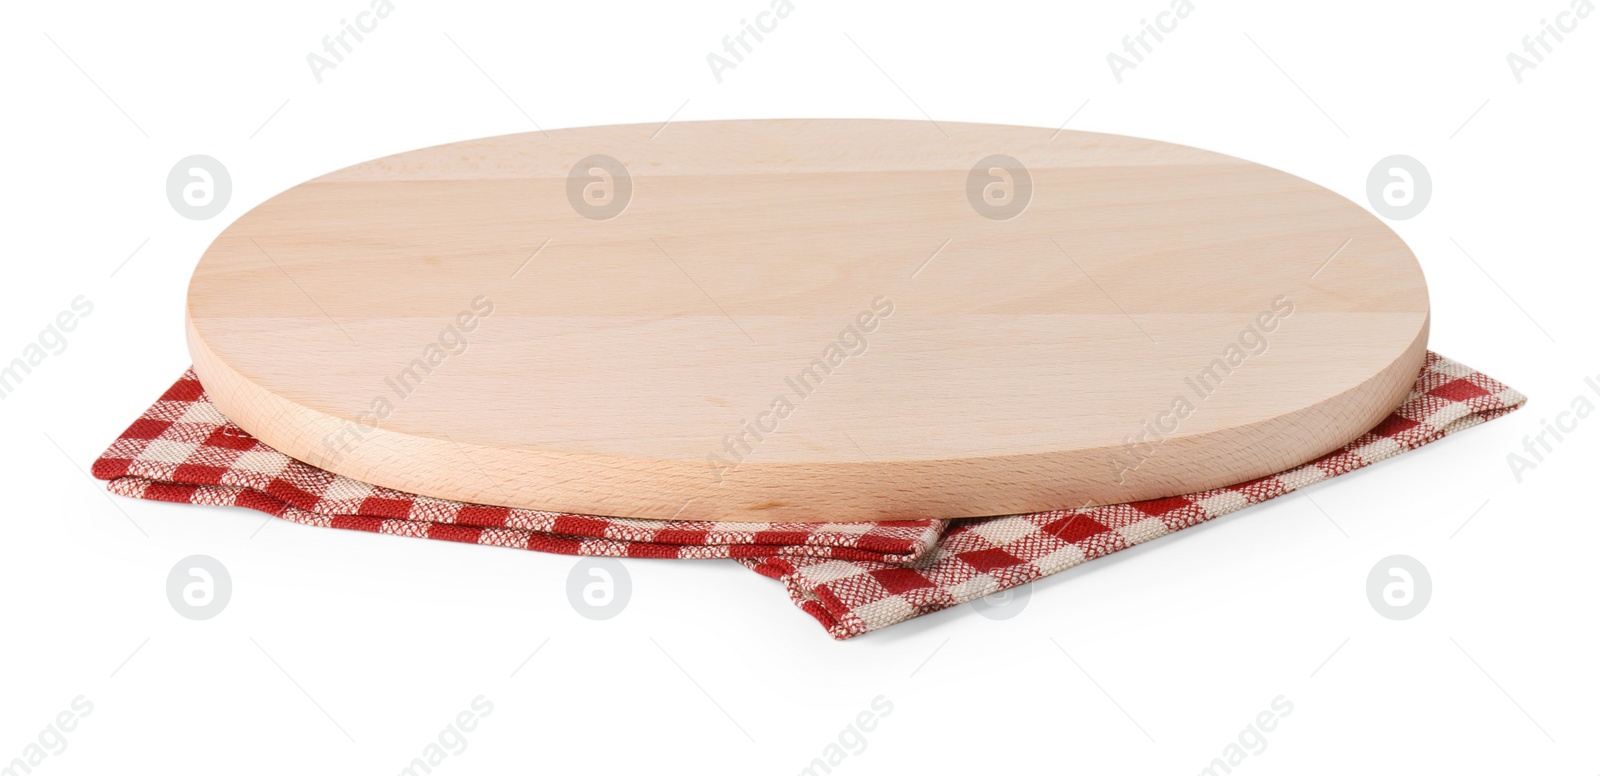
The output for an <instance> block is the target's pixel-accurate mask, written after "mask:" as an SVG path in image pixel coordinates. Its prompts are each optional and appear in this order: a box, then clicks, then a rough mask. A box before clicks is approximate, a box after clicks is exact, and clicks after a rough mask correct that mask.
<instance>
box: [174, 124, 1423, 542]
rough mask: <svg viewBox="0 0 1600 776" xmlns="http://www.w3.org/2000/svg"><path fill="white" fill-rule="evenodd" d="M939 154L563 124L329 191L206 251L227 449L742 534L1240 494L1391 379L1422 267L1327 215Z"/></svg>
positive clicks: (1384, 400) (367, 175) (692, 128)
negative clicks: (265, 448)
mask: <svg viewBox="0 0 1600 776" xmlns="http://www.w3.org/2000/svg"><path fill="white" fill-rule="evenodd" d="M940 126H941V127H942V128H943V130H944V133H947V134H948V137H947V136H946V134H942V133H941V132H940V131H939V129H938V128H935V127H934V126H933V125H931V124H929V123H926V122H902V121H873V120H786V121H737V122H704V123H673V124H670V125H668V126H666V127H664V128H662V127H659V126H656V125H652V126H642V125H641V126H612V127H594V128H580V129H567V130H557V131H551V132H549V133H547V134H540V133H530V134H524V135H509V136H504V137H495V138H487V139H482V140H474V141H468V142H463V143H455V144H451V145H445V146H439V147H435V148H428V149H422V150H419V151H413V152H410V153H405V154H400V155H397V156H392V157H387V158H383V159H378V160H375V161H371V162H367V163H364V164H359V165H356V166H354V167H350V168H347V169H344V170H340V171H338V172H335V173H332V174H330V175H326V176H323V177H321V178H317V179H315V180H312V181H309V182H307V183H304V184H302V185H300V186H296V187H295V188H293V189H290V190H289V191H286V192H284V193H282V194H280V195H278V196H276V197H274V198H272V199H270V200H268V201H267V202H265V203H263V204H261V205H260V206H258V207H256V208H255V209H253V210H251V211H250V212H249V213H247V214H246V215H244V216H243V217H241V218H240V219H239V220H238V221H237V222H235V223H234V224H233V225H231V226H230V227H229V228H228V229H227V230H226V231H225V232H224V233H223V234H222V235H221V236H219V237H218V238H217V240H216V241H215V242H214V243H213V244H212V245H211V247H210V248H209V249H208V250H207V251H206V254H205V256H204V257H203V258H202V259H201V261H200V264H199V266H198V267H197V268H196V270H195V274H194V279H193V281H192V284H191V286H190V292H189V300H188V336H189V344H190V349H191V352H192V354H193V356H194V359H195V366H196V369H197V371H198V372H199V375H200V378H201V380H202V382H203V383H204V384H205V386H206V388H207V391H208V392H209V393H210V395H211V397H212V399H213V401H215V402H216V404H217V405H218V406H219V407H220V408H221V409H222V411H223V412H224V413H226V414H227V415H228V416H229V417H230V418H232V419H233V420H234V421H235V422H237V423H238V424H239V425H240V426H241V427H243V428H244V429H246V430H248V431H249V432H251V433H252V434H254V435H256V436H257V437H259V438H261V439H262V440H263V441H265V442H266V443H267V444H269V445H272V446H273V447H275V448H277V449H279V450H282V451H283V452H285V453H287V454H289V455H291V456H293V457H295V458H299V459H301V460H305V461H307V462H310V463H313V464H315V465H318V466H321V467H323V468H326V469H330V470H332V471H335V472H338V473H340V474H344V475H347V476H350V477H352V478H355V479H359V480H363V481H367V482H372V483H376V484H380V485H385V486H388V487H392V488H396V489H400V490H406V491H411V492H416V493H423V494H426V495H430V496H436V497H440V498H449V499H457V500H461V501H468V502H475V503H488V504H500V505H508V506H519V507H525V508H535V509H546V510H557V511H566V512H575V513H587V514H603V515H616V516H626V517H643V518H663V519H664V518H671V517H673V516H677V517H678V518H681V519H705V520H742V521H771V520H801V521H846V520H882V519H895V518H913V517H927V516H933V517H972V516H982V515H993V514H1008V513H1016V512H1027V511H1038V510H1046V509H1054V508H1065V507H1076V506H1081V505H1083V504H1085V503H1088V502H1097V503H1113V502H1122V501H1130V500H1136V499H1145V498H1154V497H1160V496H1166V495H1173V494H1178V493H1184V492H1191V491H1195V490H1199V489H1203V488H1208V487H1215V486H1219V485H1224V484H1229V483H1233V482H1239V481H1243V480H1247V479H1250V478H1254V477H1258V476H1263V475H1266V474H1269V473H1272V472H1276V471H1280V470H1283V469H1286V468H1289V467H1292V466H1295V465H1298V464H1300V463H1303V462H1305V461H1307V460H1309V459H1311V458H1314V457H1316V456H1318V455H1320V454H1322V453H1324V452H1327V451H1329V450H1332V449H1334V448H1337V447H1339V446H1340V445H1342V444H1344V443H1345V442H1347V441H1349V440H1350V439H1352V438H1354V437H1355V436H1356V435H1358V434H1359V433H1361V432H1363V431H1365V430H1366V429H1368V428H1370V427H1371V426H1372V425H1373V424H1374V423H1376V422H1377V421H1378V420H1379V419H1381V418H1382V417H1383V416H1384V415H1385V414H1386V413H1387V412H1388V411H1389V410H1390V409H1392V408H1393V407H1394V406H1395V405H1397V404H1398V403H1399V402H1400V400H1401V399H1402V398H1403V396H1404V395H1405V393H1406V390H1407V389H1408V388H1409V386H1410V385H1411V383H1412V380H1413V378H1414V377H1415V376H1416V372H1417V370H1418V369H1419V368H1420V366H1421V363H1422V357H1423V354H1424V352H1425V348H1426V343H1427V331H1428V299H1427V289H1426V285H1425V283H1424V281H1423V277H1422V273H1421V270H1420V268H1419V267H1418V265H1417V262H1416V260H1415V258H1414V257H1413V256H1412V254H1411V252H1410V251H1409V250H1408V249H1407V248H1406V246H1405V244H1404V243H1403V242H1402V241H1401V240H1400V239H1399V238H1398V237H1397V236H1396V235H1395V234H1394V233H1393V232H1392V231H1391V230H1389V228H1388V227H1387V226H1385V225H1384V224H1383V223H1382V222H1381V221H1379V220H1378V219H1377V218H1375V217H1373V216H1372V215H1370V214H1368V213H1367V212H1366V211H1365V210H1363V209H1362V208H1360V207H1358V206H1357V205H1355V204H1354V203H1352V202H1350V201H1348V200H1346V199H1344V198H1342V197H1340V196H1339V195H1337V194H1334V193H1333V192H1330V191H1328V190H1326V189H1323V188H1321V187H1319V186H1316V185H1314V184H1312V183H1309V182H1307V181H1304V180H1301V179H1299V178H1296V177H1294V176H1292V175H1289V174H1286V173H1283V172H1279V171H1276V170H1272V169H1270V168H1266V167H1262V166H1260V165H1256V164H1252V163H1249V162H1244V161H1241V160H1238V159H1234V158H1231V157H1227V156H1222V155H1219V154H1214V153H1209V152H1205V151H1200V150H1196V149H1192V148H1186V147H1182V146H1176V145H1171V144H1167V143H1160V142H1155V141H1150V140H1141V139H1134V138H1126V137H1118V136H1111V135H1102V134H1093V133H1083V132H1070V131H1066V132H1060V133H1056V132H1054V130H1050V129H1039V128H1031V127H1009V126H992V125H979V124H941V125H940ZM596 154H603V155H607V156H609V157H612V158H615V159H616V160H618V161H619V162H620V163H621V164H622V165H624V166H625V168H626V172H627V177H628V183H629V184H631V194H630V196H629V197H628V198H627V205H626V208H625V209H623V210H622V212H621V213H620V215H616V216H615V217H612V218H609V219H606V220H595V219H591V218H588V217H585V216H584V215H582V214H580V212H579V210H580V206H575V205H574V204H573V203H572V202H571V201H570V200H569V196H568V187H569V181H568V176H569V173H570V172H571V171H572V170H573V167H574V165H575V164H576V163H577V162H578V160H580V159H584V158H586V157H591V156H592V155H596ZM997 154H1000V155H1006V156H1009V157H1011V158H1014V159H1015V160H1018V161H1019V162H1020V163H1021V164H1022V165H1023V166H1024V167H1025V168H1026V171H1027V176H1028V178H1029V179H1030V180H1031V188H1032V190H1031V195H1030V196H1029V197H1028V198H1027V204H1026V208H1025V209H1023V210H1022V211H1021V212H1020V214H1017V215H1015V216H1014V217H1011V218H1009V219H1003V220H1000V219H992V218H987V217H984V216H983V215H981V214H980V212H979V210H980V209H983V208H984V207H986V206H984V204H983V202H982V201H981V199H980V201H979V205H978V206H975V205H974V204H973V202H972V200H971V199H969V193H968V192H969V174H970V172H971V170H972V168H973V167H974V165H975V164H977V163H978V161H979V160H982V159H985V158H987V157H991V156H993V155H997ZM980 173H982V175H983V178H982V179H983V180H988V181H991V182H993V181H995V180H999V179H998V178H994V177H991V176H988V169H987V168H984V169H983V170H981V171H980ZM1017 180H1018V177H1017V176H1015V175H1013V176H1012V184H1013V185H1012V189H1011V190H1012V195H1013V196H1014V197H1015V196H1018V191H1019V190H1020V189H1019V187H1018V186H1016V185H1015V184H1016V183H1017ZM616 183H617V181H615V180H613V181H612V184H613V187H612V191H613V195H615V194H616V192H617V191H618V190H619V188H618V187H617V186H616V185H615V184H616ZM980 196H981V195H980ZM784 405H786V406H787V411H784ZM775 407H776V408H777V411H776V412H774V408H775ZM763 413H767V414H765V415H764V414H763ZM780 416H781V417H780Z"/></svg>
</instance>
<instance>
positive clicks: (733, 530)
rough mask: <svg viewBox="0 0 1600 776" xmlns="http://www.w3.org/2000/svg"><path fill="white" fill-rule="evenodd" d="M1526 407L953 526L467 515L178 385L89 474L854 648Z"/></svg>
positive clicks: (1448, 371)
mask: <svg viewBox="0 0 1600 776" xmlns="http://www.w3.org/2000/svg"><path fill="white" fill-rule="evenodd" d="M1525 401H1526V397H1524V396H1523V395H1522V394H1520V393H1518V392H1517V391H1515V390H1513V389H1511V388H1508V387H1507V386H1505V385H1504V384H1502V383H1500V382H1498V381H1496V380H1494V379H1492V378H1490V377H1488V376H1487V375H1484V374H1482V373H1479V372H1476V371H1474V370H1472V369H1471V368H1469V367H1466V366H1464V365H1462V364H1460V363H1457V362H1455V361H1451V360H1449V359H1447V358H1444V357H1442V356H1439V355H1438V354H1435V353H1431V352H1430V353H1429V354H1428V355H1427V359H1426V361H1425V364H1424V366H1423V369H1422V372H1421V373H1420V374H1419V375H1418V377H1417V381H1416V384H1415V385H1414V386H1413V388H1412V391H1411V393H1410V395H1409V396H1408V397H1407V398H1406V400H1405V401H1404V402H1403V403H1402V404H1401V406H1400V407H1398V408H1396V410H1395V411H1394V412H1393V413H1392V414H1390V415H1389V416H1388V417H1387V418H1385V419H1384V420H1383V421H1382V422H1380V423H1379V424H1378V425H1377V426H1376V427H1374V428H1373V429H1372V430H1371V431H1369V432H1368V433H1366V434H1363V435H1362V436H1361V437H1359V438H1357V439H1355V440H1353V441H1351V442H1350V443H1349V444H1347V445H1345V446H1344V447H1342V448H1340V449H1338V450H1336V451H1334V452H1332V453H1329V454H1327V455H1325V456H1322V457H1321V458H1318V459H1316V460H1314V461H1312V462H1310V463H1307V464H1304V465H1302V466H1298V467H1295V468H1293V469H1290V470H1288V471H1285V472H1281V473H1278V474H1275V475H1272V476H1269V477H1264V478H1261V479H1257V480H1252V481H1250V482H1244V483H1240V484H1237V485H1233V486H1229V487H1226V488H1218V489H1215V490H1208V491H1204V492H1201V493H1194V494H1189V495H1185V496H1173V497H1169V498H1162V499H1154V500H1150V501H1142V502H1135V503H1129V504H1116V505H1097V506H1088V507H1082V508H1077V509H1065V510H1056V511H1050V512H1040V513H1035V514H1029V515H1009V516H1003V517H982V518H970V519H962V520H954V521H943V520H933V519H927V520H905V521H894V522H856V523H730V522H704V521H662V520H636V519H627V518H613V517H599V516H593V515H574V514H566V513H559V512H543V511H535V510H524V509H510V508H506V507H496V506H486V505H477V504H465V503H461V502H455V501H446V500H442V499H435V498H429V497H426V496H420V495H416V494H411V493H404V492H400V491H396V490H391V489H388V488H383V487H379V486H375V485H371V484H368V483H364V482H359V481H357V480H352V479H350V478H348V477H343V476H340V475H336V474H333V473H332V472H328V471H325V470H323V469H319V468H317V467H314V466H311V465H309V464H306V463H303V462H300V461H296V460H294V459H292V458H289V457H288V456H286V455H284V454H283V453H280V452H278V451H277V450H274V449H272V448H270V447H268V446H266V445H265V444H263V443H261V442H260V441H259V440H257V439H255V438H254V437H252V436H251V435H250V434H248V433H247V432H245V431H244V430H243V429H240V428H239V427H238V426H235V425H234V424H233V423H231V422H229V421H228V419H227V418H225V417H223V415H222V413H221V412H219V411H218V410H217V408H216V406H215V405H213V404H212V403H211V402H210V401H209V400H208V399H207V398H206V394H205V390H204V388H203V387H202V386H201V385H200V383H199V380H198V379H197V378H196V377H195V375H194V372H193V370H190V371H188V372H186V373H185V374H184V375H183V376H182V377H181V378H179V380H178V381H177V382H176V383H174V384H173V386H172V387H171V388H169V389H168V390H167V391H166V392H165V393H164V394H163V395H162V396H161V398H160V399H158V400H157V401H156V402H155V404H153V405H151V407H150V408H149V409H148V410H146V411H145V412H144V414H143V415H141V416H140V417H139V419H138V420H136V421H134V423H133V424H132V425H131V426H129V427H128V429H127V430H126V431H124V432H123V433H122V435H121V436H119V437H118V438H117V440H116V441H115V442H113V443H112V444H111V446H110V448H109V449H107V450H106V452H105V453H104V454H102V455H101V456H100V458H99V459H98V460H97V461H96V462H95V464H94V468H93V474H94V476H95V477H98V478H100V479H103V480H107V481H109V484H108V486H107V487H108V488H109V489H110V490H111V492H113V493H117V494H119V495H123V496H128V497H131V498H142V499H150V500H156V501H170V502H177V503H188V504H209V505H217V506H239V507H247V508H250V509H255V510H258V511H261V512H265V513H267V514H271V515H274V516H277V517H279V518H282V519H285V520H289V521H291V522H295V523H299V524H302V525H312V526H319V527H329V528H345V529H352V530H361V531H370V532H375V533H384V534H392V535H398V536H411V537H418V538H428V539H443V540H447V541H456V542H468V543H475V544H484V545H491V546H497V547H514V548H519V549H527V550H537V551H542V552H554V553H562V554H568V555H600V556H612V557H638V558H679V559H704V558H731V559H735V560H738V561H739V562H740V563H742V564H744V565H745V566H746V567H748V568H750V569H751V570H753V571H755V572H757V573H759V574H762V575H764V576H767V577H771V578H774V579H777V580H779V581H780V582H782V583H783V585H784V587H785V589H786V590H787V591H788V593H789V596H790V598H791V599H792V600H793V602H794V603H795V605H796V606H798V607H799V608H800V609H801V610H802V611H805V612H806V613H807V614H810V615H811V616H812V617H814V618H816V619H817V620H818V621H819V622H820V623H821V624H822V625H823V627H824V628H825V629H827V631H828V633H829V635H831V636H833V637H834V638H837V639H845V638H850V637H852V636H857V635H860V634H862V633H867V632H870V631H873V630H877V629H880V628H884V627H888V626H889V625H893V624H895V623H899V622H904V621H906V620H909V619H912V618H914V617H917V616H920V615H923V614H927V613H929V612H934V611H938V610H940V609H945V608H948V607H951V606H956V605H959V604H962V603H966V602H969V601H973V600H976V599H978V598H982V597H984V596H986V595H990V594H993V593H996V592H999V591H1001V590H1005V589H1008V588H1012V587H1017V586H1019V585H1024V584H1027V583H1029V582H1031V581H1033V580H1035V579H1038V578H1040V577H1044V576H1048V575H1050V574H1054V573H1056V572H1059V571H1063V570H1065V569H1068V568H1072V567H1073V566H1076V565H1078V564H1081V563H1084V562H1086V561H1090V560H1094V559H1095V558H1099V557H1102V556H1104V555H1109V554H1111V553H1113V552H1116V551H1118V550H1121V549H1125V548H1127V547H1131V546H1133V545H1136V544H1141V543H1143V542H1146V541H1149V540H1151V539H1155V538H1158V537H1161V536H1165V535H1167V534H1170V533H1173V532H1175V531H1179V530H1182V529H1184V528H1188V527H1190V526H1194V525H1198V524H1200V523H1202V522H1205V521H1207V520H1211V519H1213V518H1216V517H1218V516H1221V515H1224V514H1228V513H1229V512H1234V511H1237V510H1240V509H1243V508H1245V507H1247V506H1251V505H1253V504H1258V503H1261V502H1263V501H1268V500H1270V499H1273V498H1277V497H1278V496H1282V495H1284V494H1287V493H1292V492H1294V491H1296V490H1299V489H1300V488H1304V487H1306V486H1308V485H1312V484H1315V483H1317V482H1321V481H1323V480H1326V479H1329V478H1332V477H1336V476H1339V475H1341V474H1345V473H1348V472H1351V471H1354V470H1356V469H1360V468H1363V467H1365V466H1369V465H1371V464H1373V463H1376V462H1378V461H1381V460H1384V459H1385V458H1390V457H1393V456H1395V455H1398V454H1400V453H1403V452H1407V451H1410V450H1414V449H1417V448H1419V447H1421V446H1423V445H1426V444H1428V443H1430V442H1433V441H1436V440H1438V439H1441V438H1443V437H1445V436H1447V435H1449V434H1453V433H1456V432H1458V431H1461V430H1463V429H1466V428H1470V427H1472V426H1474V425H1477V424H1479V423H1482V422H1484V421H1487V420H1491V419H1493V418H1496V417H1499V416H1501V415H1504V414H1506V413H1508V412H1511V411H1513V410H1515V409H1517V408H1518V407H1520V406H1522V404H1523V403H1524V402H1525Z"/></svg>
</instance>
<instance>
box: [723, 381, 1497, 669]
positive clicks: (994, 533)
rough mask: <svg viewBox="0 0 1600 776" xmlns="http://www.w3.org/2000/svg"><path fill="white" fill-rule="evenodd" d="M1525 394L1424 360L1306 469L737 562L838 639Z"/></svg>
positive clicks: (1437, 432) (1053, 566)
mask: <svg viewBox="0 0 1600 776" xmlns="http://www.w3.org/2000/svg"><path fill="white" fill-rule="evenodd" d="M1526 401H1527V397H1525V396H1523V395H1522V394H1521V393H1518V392H1517V391H1515V390H1513V389H1511V388H1508V387H1506V386H1505V385H1503V384H1501V383H1499V382H1497V381H1495V380H1493V379H1491V378H1489V377H1487V376H1485V375H1483V374H1481V373H1479V372H1475V371H1473V370H1472V369H1471V368H1469V367H1466V366H1463V365H1461V364H1459V363H1456V362H1454V361H1451V360H1450V359H1447V358H1444V357H1443V356H1440V355H1438V354H1436V353H1429V354H1428V356H1427V360H1426V361H1425V362H1424V365H1423V369H1422V373H1421V374H1419V375H1418V376H1417V382H1416V384H1415V385H1414V386H1413V387H1412V389H1411V394H1410V395H1409V396H1407V397H1406V400H1405V402H1404V403H1402V404H1401V405H1400V407H1399V408H1397V409H1396V410H1395V411H1394V412H1393V413H1392V414H1391V415H1389V416H1388V417H1387V418H1385V419H1384V420H1383V421H1382V422H1381V423H1379V424H1378V425H1377V426H1376V427H1374V428H1373V429H1372V430H1371V431H1369V432H1367V433H1366V434H1363V435H1361V436H1360V437H1358V438H1357V439H1355V440H1354V441H1352V442H1350V443H1349V444H1347V445H1345V446H1344V447H1342V448H1340V449H1338V450H1336V451H1334V452H1332V453H1329V454H1327V455H1324V456H1322V457H1321V458H1318V459H1316V460H1314V461H1312V462H1310V463H1308V464H1305V465H1303V466H1299V467H1296V468H1294V469H1290V470H1288V471H1286V472H1282V473H1280V474H1274V475H1272V476H1270V477H1263V478H1261V479H1259V480H1252V481H1250V482H1244V483H1240V484H1238V485H1233V486H1230V487H1226V488H1218V489H1216V490H1208V491H1204V492H1201V493H1191V494H1189V495H1187V496H1173V497H1171V498H1161V499H1155V500H1152V501H1140V502H1135V503H1131V504H1114V505H1110V506H1090V507H1084V508H1081V509H1067V510H1059V511H1054V512H1040V513H1037V514H1032V515H1012V516H1008V517H991V518H984V519H981V520H961V521H955V522H952V523H951V524H950V525H949V527H948V528H947V529H946V530H945V533H944V535H943V537H941V538H940V540H939V543H938V546H936V547H934V548H933V550H932V551H931V552H929V553H928V554H927V555H925V556H923V557H921V558H918V559H917V560H916V561H914V562H912V563H910V564H888V563H870V562H869V563H863V562H850V561H839V560H828V559H826V558H782V557H771V558H765V559H758V558H745V559H741V560H740V562H741V563H743V564H745V565H746V566H749V567H750V568H751V569H753V570H755V571H757V572H759V573H761V574H765V575H766V576H769V577H773V578H776V579H779V580H781V581H782V582H783V584H784V586H785V587H786V588H788V591H789V595H790V597H791V598H793V599H794V602H795V604H796V605H798V606H799V607H800V608H801V609H803V610H805V611H806V612H807V613H808V614H810V615H811V616H812V617H815V618H817V620H818V621H819V622H821V623H822V625H823V627H825V628H827V629H828V633H829V634H830V635H832V636H833V637H834V638H837V639H847V638H850V637H851V636H857V635H860V634H862V633H867V632H869V631H874V630H877V629H879V628H884V627H887V626H890V625H893V624H895V623H898V622H904V621H906V620H909V619H911V618H913V617H918V616H921V615H924V614H928V613H929V612H934V611H938V610H940V609H947V608H949V607H952V606H956V605H958V604H962V603H966V602H968V601H973V600H975V599H978V598H982V597H984V596H986V595H990V594H992V593H996V592H999V591H1001V590H1006V589H1008V588H1013V587H1017V586H1019V585H1025V584H1027V583H1029V582H1032V581H1033V580H1035V579H1038V578H1040V577H1046V576H1049V575H1051V574H1055V573H1057V572H1060V571H1064V570H1066V569H1069V568H1072V567H1073V566H1076V565H1078V564H1080V563H1083V562H1085V561H1091V560H1094V559H1095V558H1099V557H1103V556H1106V555H1110V554H1111V553H1113V552H1116V551H1118V550H1122V549H1126V548H1128V547H1132V546H1134V545H1136V544H1142V543H1144V542H1147V541H1150V540H1151V539H1155V538H1158V537H1162V536H1166V535H1167V534H1170V533H1172V532H1174V531H1180V530H1183V529H1185V528H1188V527H1190V526H1194V525H1199V524H1200V523H1203V522H1206V521H1207V520H1211V519H1213V518H1216V517H1219V516H1221V515H1225V514H1228V513H1229V512H1235V511H1238V510H1240V509H1243V508H1245V507H1248V506H1251V505H1254V504H1259V503H1261V502H1263V501H1269V500H1271V499H1274V498H1277V497H1279V496H1282V495H1284V494H1287V493H1293V492H1294V491H1297V490H1299V489H1301V488H1304V487H1306V486H1308V485H1315V484H1316V483H1319V482H1322V481H1323V480H1327V479H1330V478H1333V477H1337V476H1339V475H1341V474H1346V473H1349V472H1352V471H1355V470H1356V469H1360V468H1362V467H1365V466H1370V465H1372V464H1374V463H1377V462H1378V461H1381V460H1383V459H1385V458H1390V457H1393V456H1396V455H1399V454H1400V453H1403V452H1406V451H1408V450H1415V449H1417V448H1418V447H1421V446H1423V445H1425V444H1428V443H1429V442H1434V441H1437V440H1439V439H1442V438H1444V437H1445V436H1447V435H1449V434H1454V433H1456V432H1458V431H1461V430H1463V429H1467V428H1471V427H1472V426H1475V425H1478V424H1479V423H1482V422H1484V421H1486V420H1491V419H1493V418H1497V417H1499V416H1501V415H1504V414H1506V413H1508V412H1511V411H1512V410H1515V409H1517V408H1518V407H1521V406H1522V404H1523V403H1524V402H1526Z"/></svg>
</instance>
